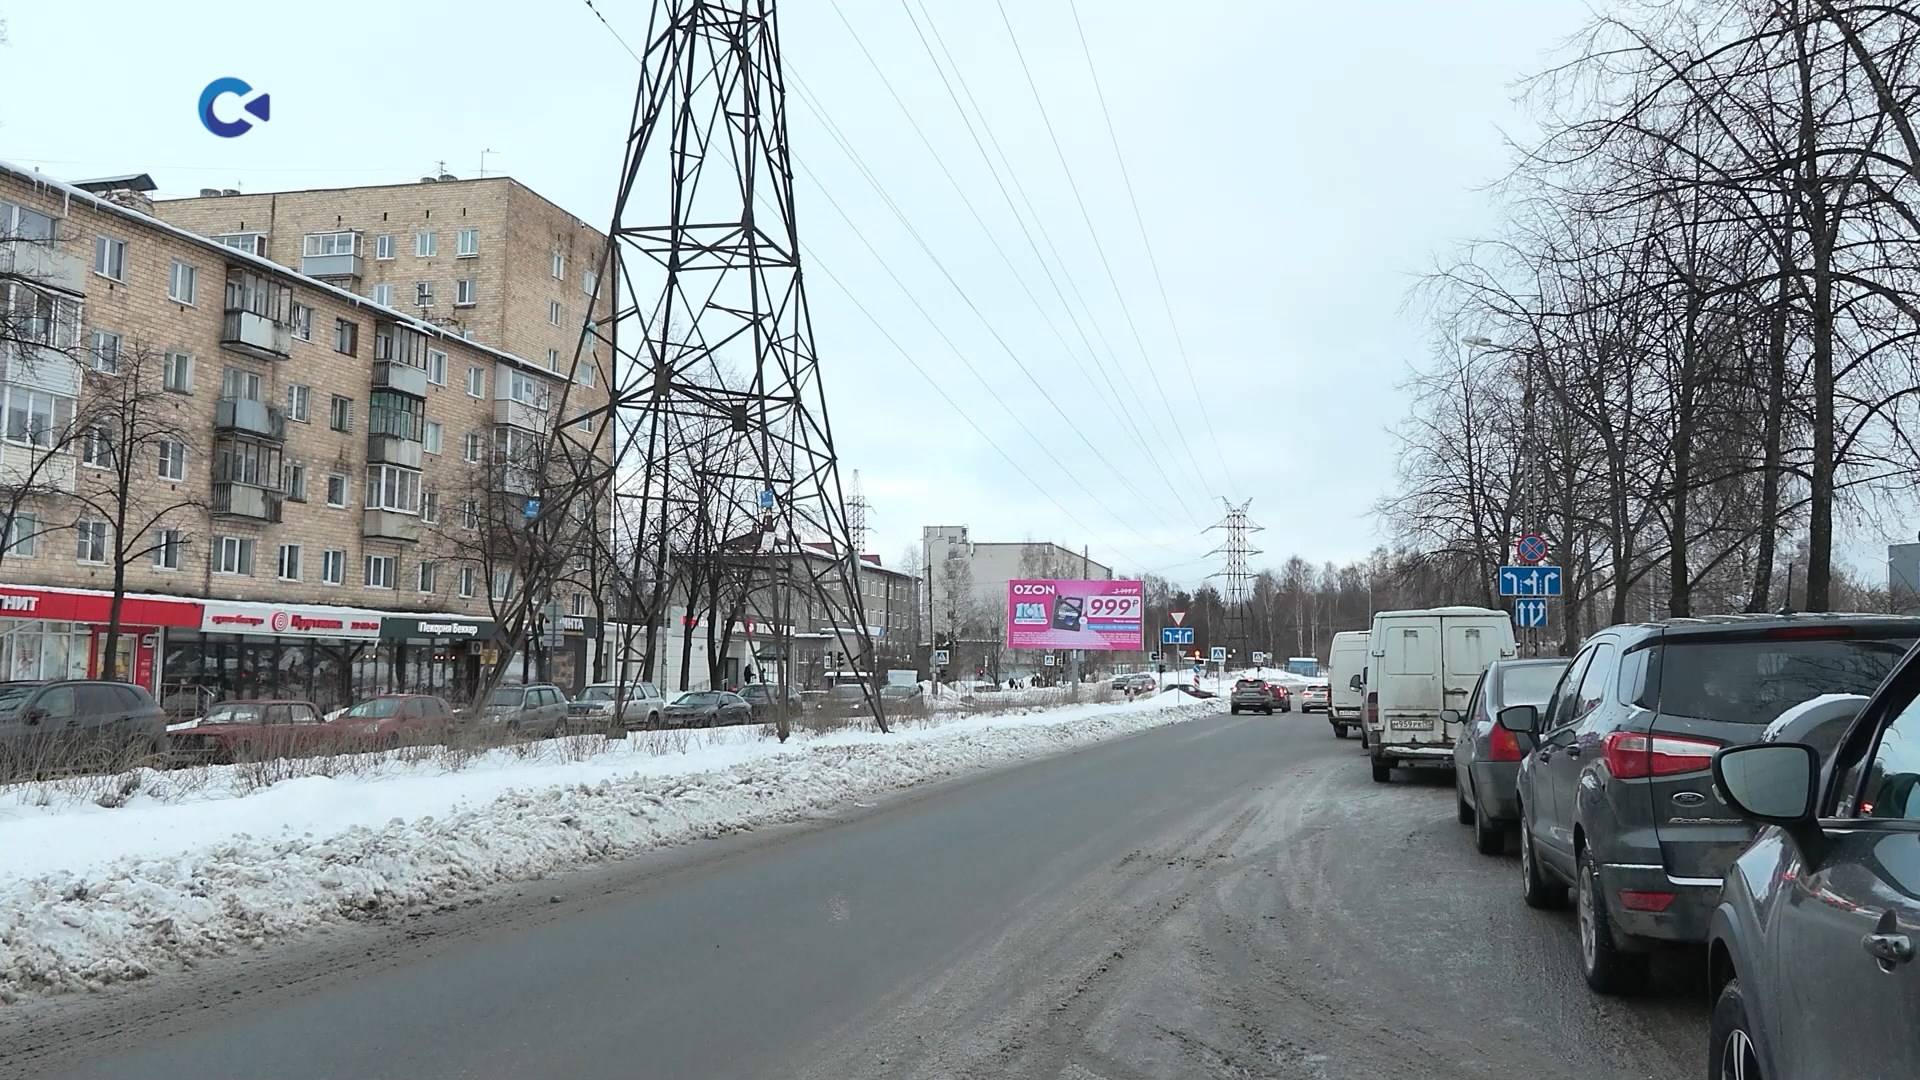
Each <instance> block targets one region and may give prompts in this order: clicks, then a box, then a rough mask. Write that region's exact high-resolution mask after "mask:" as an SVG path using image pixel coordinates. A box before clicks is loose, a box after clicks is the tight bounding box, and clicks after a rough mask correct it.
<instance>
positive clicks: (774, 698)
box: [740, 683, 919, 722]
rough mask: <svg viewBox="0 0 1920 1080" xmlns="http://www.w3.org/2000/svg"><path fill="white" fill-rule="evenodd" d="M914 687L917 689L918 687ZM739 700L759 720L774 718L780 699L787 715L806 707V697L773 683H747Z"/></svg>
mask: <svg viewBox="0 0 1920 1080" xmlns="http://www.w3.org/2000/svg"><path fill="white" fill-rule="evenodd" d="M914 689H916V690H918V689H919V687H917V686H916V687H914ZM740 700H742V701H744V702H746V703H747V707H748V708H750V709H752V710H753V718H754V720H755V721H759V722H765V721H771V720H772V719H773V718H774V713H775V710H774V706H775V705H777V704H779V703H780V702H781V701H785V702H786V706H787V715H788V716H797V715H799V714H800V713H802V712H804V711H806V707H807V703H806V699H805V698H802V697H801V696H800V695H799V693H798V692H797V691H794V690H785V691H784V692H783V691H782V689H781V687H779V686H777V685H775V684H773V683H748V684H747V685H745V686H743V687H741V688H740Z"/></svg>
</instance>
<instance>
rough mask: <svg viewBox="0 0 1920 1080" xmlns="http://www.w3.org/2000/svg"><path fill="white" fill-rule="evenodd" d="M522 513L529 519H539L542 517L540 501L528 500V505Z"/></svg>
mask: <svg viewBox="0 0 1920 1080" xmlns="http://www.w3.org/2000/svg"><path fill="white" fill-rule="evenodd" d="M520 513H521V514H523V515H525V516H526V517H528V518H537V517H539V516H540V500H539V499H528V500H527V505H525V506H523V507H521V508H520Z"/></svg>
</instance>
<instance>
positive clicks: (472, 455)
mask: <svg viewBox="0 0 1920 1080" xmlns="http://www.w3.org/2000/svg"><path fill="white" fill-rule="evenodd" d="M461 456H462V457H464V458H465V459H466V460H467V463H468V464H472V463H474V462H476V461H479V460H480V433H479V432H476V431H469V432H467V446H466V452H465V453H464V454H462V455H461Z"/></svg>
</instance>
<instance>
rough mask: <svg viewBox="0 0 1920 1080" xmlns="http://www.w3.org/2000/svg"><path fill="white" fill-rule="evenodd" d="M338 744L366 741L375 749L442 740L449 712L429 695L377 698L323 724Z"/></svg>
mask: <svg viewBox="0 0 1920 1080" xmlns="http://www.w3.org/2000/svg"><path fill="white" fill-rule="evenodd" d="M326 724H327V727H328V728H329V729H330V730H332V731H334V732H337V733H339V735H340V736H341V741H342V742H346V741H349V740H352V739H356V738H358V739H364V740H369V741H370V742H371V744H372V745H373V746H375V747H380V748H384V747H389V746H393V745H396V744H398V743H401V742H425V741H428V740H431V739H438V738H443V737H445V735H446V734H447V732H448V731H449V730H450V729H451V728H452V727H453V710H452V709H451V708H450V707H448V705H447V703H446V701H445V700H444V699H442V698H439V697H436V696H434V695H432V694H377V695H375V696H373V697H370V698H368V699H367V700H365V701H362V702H360V703H359V704H357V705H355V706H354V707H353V708H351V709H348V710H347V711H345V712H343V713H341V714H339V715H338V716H335V717H334V718H333V719H331V720H328V721H327V722H326Z"/></svg>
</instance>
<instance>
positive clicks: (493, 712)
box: [471, 683, 567, 735]
mask: <svg viewBox="0 0 1920 1080" xmlns="http://www.w3.org/2000/svg"><path fill="white" fill-rule="evenodd" d="M471 715H472V717H473V718H474V719H476V720H478V721H479V722H480V723H483V724H488V725H491V726H494V727H504V728H506V729H507V730H508V731H513V732H519V733H522V734H529V735H551V734H553V733H554V732H556V731H559V730H560V729H561V728H562V727H563V726H564V725H565V724H566V722H567V695H565V694H563V693H561V692H560V688H559V687H557V686H554V685H553V684H552V683H530V684H528V685H525V686H521V685H509V686H496V687H494V688H493V693H491V694H489V695H487V700H486V702H485V704H482V705H481V706H480V707H479V708H477V709H474V710H471Z"/></svg>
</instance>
